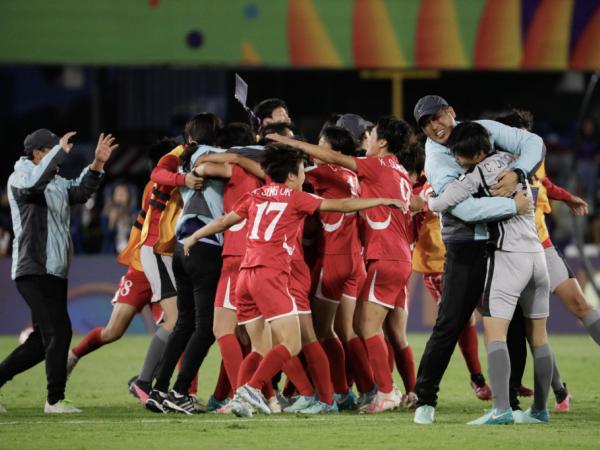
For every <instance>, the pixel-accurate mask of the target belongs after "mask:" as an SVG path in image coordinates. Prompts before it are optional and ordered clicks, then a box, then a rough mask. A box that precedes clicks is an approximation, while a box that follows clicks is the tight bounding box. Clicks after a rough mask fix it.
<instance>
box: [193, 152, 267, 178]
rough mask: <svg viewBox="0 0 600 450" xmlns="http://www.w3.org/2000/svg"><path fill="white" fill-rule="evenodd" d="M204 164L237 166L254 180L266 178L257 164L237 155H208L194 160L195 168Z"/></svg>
mask: <svg viewBox="0 0 600 450" xmlns="http://www.w3.org/2000/svg"><path fill="white" fill-rule="evenodd" d="M204 162H211V163H220V164H224V163H232V164H237V165H238V166H240V167H241V168H242V169H244V170H245V171H246V172H248V173H249V174H251V175H254V176H255V177H256V178H260V179H261V180H264V179H265V178H266V174H265V171H264V170H263V169H262V167H260V164H259V163H257V162H256V161H254V160H252V159H250V158H246V157H245V156H242V155H240V154H237V153H209V154H208V155H203V156H200V157H199V158H198V159H197V160H196V166H197V165H199V164H201V163H204ZM230 176H231V175H230Z"/></svg>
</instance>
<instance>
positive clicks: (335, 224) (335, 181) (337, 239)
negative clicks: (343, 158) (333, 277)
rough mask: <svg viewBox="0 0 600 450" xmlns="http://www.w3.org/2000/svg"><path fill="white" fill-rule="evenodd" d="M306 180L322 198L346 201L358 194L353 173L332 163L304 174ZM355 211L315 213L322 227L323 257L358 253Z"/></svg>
mask: <svg viewBox="0 0 600 450" xmlns="http://www.w3.org/2000/svg"><path fill="white" fill-rule="evenodd" d="M306 179H307V181H308V182H309V183H310V184H311V185H312V186H313V187H314V189H315V192H316V193H317V194H318V195H320V196H321V197H323V198H332V199H333V198H348V197H358V196H359V195H360V185H359V183H358V177H357V176H356V174H355V173H354V172H352V171H351V170H348V169H346V168H344V167H340V166H337V165H335V164H327V165H323V166H319V167H316V168H314V169H310V170H307V171H306ZM357 217H358V216H357V214H356V212H350V213H342V212H330V211H321V212H319V218H320V220H321V225H322V227H323V241H322V250H321V253H323V254H325V255H352V254H354V253H360V252H361V244H360V239H359V237H358V224H357Z"/></svg>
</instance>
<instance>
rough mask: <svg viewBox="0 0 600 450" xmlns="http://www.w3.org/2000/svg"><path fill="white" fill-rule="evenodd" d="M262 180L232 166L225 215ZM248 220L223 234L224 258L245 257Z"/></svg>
mask: <svg viewBox="0 0 600 450" xmlns="http://www.w3.org/2000/svg"><path fill="white" fill-rule="evenodd" d="M261 184H262V182H261V180H260V179H258V178H256V177H255V176H253V175H250V174H249V173H248V172H246V171H245V170H244V169H242V168H241V167H240V166H238V165H237V164H233V165H232V166H231V178H229V181H228V182H227V185H226V186H225V193H224V194H223V210H224V211H225V214H227V213H229V212H231V211H232V210H233V206H234V205H235V204H236V203H237V202H238V201H239V200H240V199H241V198H242V197H243V196H244V195H245V194H247V193H248V192H251V191H253V190H254V189H257V188H259V187H260V185H261ZM246 223H247V220H245V219H244V220H242V221H241V222H240V223H238V224H236V225H234V226H232V227H231V228H230V229H229V230H226V231H225V233H224V234H223V236H224V241H225V242H224V244H223V256H244V255H245V254H246V234H247V231H248V227H247V226H246Z"/></svg>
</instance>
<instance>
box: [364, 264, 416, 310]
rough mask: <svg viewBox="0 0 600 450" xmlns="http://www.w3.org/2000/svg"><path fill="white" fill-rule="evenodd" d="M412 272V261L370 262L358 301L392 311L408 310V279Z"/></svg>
mask: <svg viewBox="0 0 600 450" xmlns="http://www.w3.org/2000/svg"><path fill="white" fill-rule="evenodd" d="M411 272H412V264H411V262H410V261H386V260H372V261H368V262H367V279H366V280H365V283H364V284H363V286H362V289H361V290H360V295H359V296H358V299H359V300H361V301H364V302H373V303H376V304H378V305H381V306H385V307H386V308H390V309H394V308H402V309H407V301H406V300H407V292H408V279H409V278H410V274H411Z"/></svg>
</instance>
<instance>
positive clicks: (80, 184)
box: [67, 133, 119, 205]
mask: <svg viewBox="0 0 600 450" xmlns="http://www.w3.org/2000/svg"><path fill="white" fill-rule="evenodd" d="M118 147H119V144H116V143H115V138H114V137H113V136H112V135H111V134H107V135H106V136H105V135H104V133H100V137H99V138H98V144H97V145H96V151H95V153H94V161H92V164H90V166H89V167H87V168H85V169H84V170H83V172H81V175H80V176H79V178H77V179H76V180H70V181H69V182H68V185H67V189H68V191H69V204H71V205H74V204H77V203H85V202H86V201H87V200H88V199H89V198H90V197H91V196H92V194H93V193H94V192H96V190H98V188H99V187H100V182H101V181H102V177H103V174H104V172H103V170H104V164H106V162H107V161H108V159H109V158H110V155H111V154H112V152H113V150H115V149H116V148H118Z"/></svg>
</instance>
